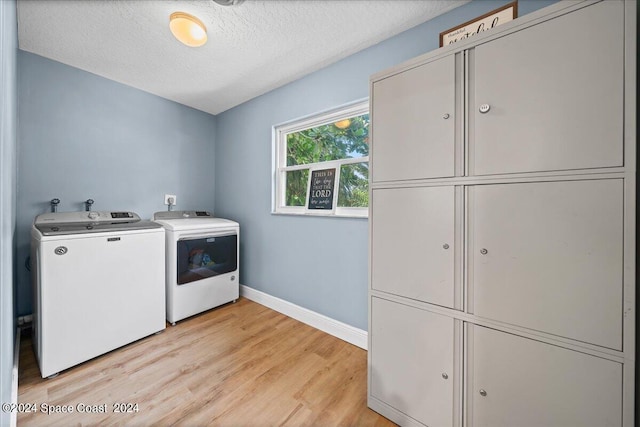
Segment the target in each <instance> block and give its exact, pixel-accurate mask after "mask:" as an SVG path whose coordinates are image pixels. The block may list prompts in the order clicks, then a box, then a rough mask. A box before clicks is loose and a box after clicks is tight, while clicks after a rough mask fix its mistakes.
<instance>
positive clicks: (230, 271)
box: [153, 211, 240, 325]
mask: <svg viewBox="0 0 640 427" xmlns="http://www.w3.org/2000/svg"><path fill="white" fill-rule="evenodd" d="M153 220H154V221H155V222H157V223H158V224H161V225H162V226H163V227H164V228H165V238H166V256H167V258H166V263H165V264H166V274H165V280H166V299H167V304H166V307H167V313H166V314H167V320H168V321H169V323H171V324H172V325H175V323H176V322H177V321H179V320H182V319H185V318H187V317H190V316H193V315H195V314H198V313H202V312H203V311H206V310H209V309H212V308H214V307H217V306H220V305H222V304H226V303H228V302H235V301H236V300H237V299H238V297H239V295H240V286H239V284H238V271H239V270H238V269H239V266H240V262H239V256H240V225H239V224H238V223H237V222H234V221H230V220H228V219H223V218H214V217H213V215H212V214H211V213H209V212H206V211H164V212H156V213H155V214H154V215H153Z"/></svg>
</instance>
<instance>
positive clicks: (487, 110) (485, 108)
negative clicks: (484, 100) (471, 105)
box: [479, 104, 491, 114]
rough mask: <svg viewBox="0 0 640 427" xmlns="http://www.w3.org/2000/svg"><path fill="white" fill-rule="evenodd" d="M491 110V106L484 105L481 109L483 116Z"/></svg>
mask: <svg viewBox="0 0 640 427" xmlns="http://www.w3.org/2000/svg"><path fill="white" fill-rule="evenodd" d="M490 109H491V106H490V105H489V104H482V105H481V106H480V108H479V110H480V112H481V113H482V114H485V113H488V112H489V110H490Z"/></svg>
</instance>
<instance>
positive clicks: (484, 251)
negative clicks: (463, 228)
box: [480, 248, 489, 255]
mask: <svg viewBox="0 0 640 427" xmlns="http://www.w3.org/2000/svg"><path fill="white" fill-rule="evenodd" d="M480 253H481V254H482V255H486V254H488V253H489V251H488V250H486V249H485V248H482V249H480Z"/></svg>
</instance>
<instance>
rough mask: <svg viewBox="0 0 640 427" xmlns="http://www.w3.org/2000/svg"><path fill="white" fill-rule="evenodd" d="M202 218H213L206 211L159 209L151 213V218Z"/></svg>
mask: <svg viewBox="0 0 640 427" xmlns="http://www.w3.org/2000/svg"><path fill="white" fill-rule="evenodd" d="M186 218H189V219H202V218H213V214H212V213H211V212H208V211H160V212H156V213H154V214H153V219H154V220H156V219H162V220H164V219H186Z"/></svg>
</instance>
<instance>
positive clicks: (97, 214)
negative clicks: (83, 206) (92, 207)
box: [87, 212, 100, 219]
mask: <svg viewBox="0 0 640 427" xmlns="http://www.w3.org/2000/svg"><path fill="white" fill-rule="evenodd" d="M87 216H88V217H89V218H90V219H97V218H98V217H99V216H100V214H99V213H98V212H89V215H87Z"/></svg>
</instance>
